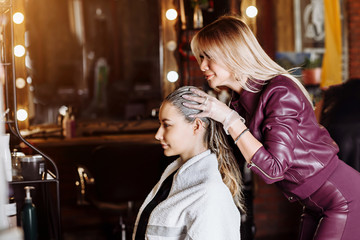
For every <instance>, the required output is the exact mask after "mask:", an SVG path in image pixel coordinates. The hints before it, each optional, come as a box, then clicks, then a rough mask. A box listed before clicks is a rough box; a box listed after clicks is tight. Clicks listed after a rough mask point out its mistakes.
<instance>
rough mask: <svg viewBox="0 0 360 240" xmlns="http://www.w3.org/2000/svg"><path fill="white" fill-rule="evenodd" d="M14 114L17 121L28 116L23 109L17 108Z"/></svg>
mask: <svg viewBox="0 0 360 240" xmlns="http://www.w3.org/2000/svg"><path fill="white" fill-rule="evenodd" d="M16 116H17V119H18V120H19V121H25V120H26V119H27V117H28V113H27V111H26V110H25V109H19V110H17V112H16Z"/></svg>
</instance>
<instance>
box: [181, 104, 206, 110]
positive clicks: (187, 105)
mask: <svg viewBox="0 0 360 240" xmlns="http://www.w3.org/2000/svg"><path fill="white" fill-rule="evenodd" d="M183 105H184V106H185V107H187V108H192V109H197V110H204V106H203V105H201V104H192V103H186V102H185V103H183Z"/></svg>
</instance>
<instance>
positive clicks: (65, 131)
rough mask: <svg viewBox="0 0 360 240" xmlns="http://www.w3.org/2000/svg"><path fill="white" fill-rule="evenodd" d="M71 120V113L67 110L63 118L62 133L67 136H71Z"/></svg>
mask: <svg viewBox="0 0 360 240" xmlns="http://www.w3.org/2000/svg"><path fill="white" fill-rule="evenodd" d="M69 121H70V113H69V110H66V113H65V116H64V118H63V119H62V135H63V136H64V137H65V138H68V137H69V128H68V125H69Z"/></svg>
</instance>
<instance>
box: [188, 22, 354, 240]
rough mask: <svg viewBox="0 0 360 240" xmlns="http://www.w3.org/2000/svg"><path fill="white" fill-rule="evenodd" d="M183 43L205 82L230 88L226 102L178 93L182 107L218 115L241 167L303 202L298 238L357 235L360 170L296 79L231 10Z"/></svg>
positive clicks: (217, 119)
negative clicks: (341, 154)
mask: <svg viewBox="0 0 360 240" xmlns="http://www.w3.org/2000/svg"><path fill="white" fill-rule="evenodd" d="M191 47H192V51H193V52H194V54H195V57H196V58H197V60H198V62H199V64H200V69H201V70H202V71H203V73H204V76H205V78H206V80H207V82H208V84H209V86H210V87H211V88H213V89H217V88H220V87H227V88H229V89H230V90H231V91H232V92H233V95H232V100H231V102H230V107H228V106H227V105H225V104H223V103H221V102H220V101H218V100H217V99H216V98H214V97H211V96H209V95H207V94H206V93H204V92H203V91H200V90H194V93H196V94H197V95H199V97H197V96H184V98H186V99H188V100H191V101H195V102H196V103H197V104H188V103H185V105H186V106H187V107H189V108H192V109H197V110H200V111H201V112H200V113H199V114H196V115H193V116H192V117H208V118H212V119H214V120H216V121H217V122H220V123H222V124H223V128H224V130H225V131H226V132H227V133H228V134H229V135H231V137H232V138H233V140H234V142H235V144H236V146H237V147H238V148H239V150H240V151H241V153H242V155H243V157H244V158H245V160H246V162H247V165H248V168H250V169H251V170H252V171H253V172H254V173H255V174H257V175H259V176H260V177H261V178H262V179H263V180H264V181H265V182H266V183H268V184H271V183H275V184H276V185H278V186H279V187H280V189H281V190H282V191H283V193H284V195H285V196H286V197H287V198H288V199H289V201H291V202H293V201H300V202H301V203H302V205H304V213H303V215H302V227H301V232H300V234H299V236H300V237H299V239H303V240H308V239H326V240H330V239H337V240H338V239H357V238H358V237H359V236H360V228H359V227H358V226H357V225H358V224H357V222H358V219H359V218H360V188H359V187H354V186H357V184H354V183H360V173H359V172H357V171H355V170H354V169H352V168H351V167H349V166H348V165H346V164H345V163H344V162H342V161H340V160H339V158H338V156H337V153H338V146H337V145H336V144H335V142H334V141H333V140H332V139H331V137H330V135H329V134H328V132H327V131H326V129H324V128H323V127H321V126H320V125H319V124H318V123H317V121H316V118H315V114H314V111H313V106H312V103H311V100H310V98H309V95H308V93H307V92H306V90H305V89H304V87H303V86H302V84H301V83H300V82H299V81H298V80H297V79H296V78H294V77H293V76H291V75H290V73H289V72H288V71H286V70H285V69H283V68H282V67H280V66H279V65H278V64H276V63H275V62H274V61H273V60H271V59H270V57H269V56H268V55H266V53H265V52H264V50H263V49H262V48H261V47H260V45H259V43H258V42H257V40H256V38H255V37H254V35H253V33H252V32H251V30H250V29H249V27H248V26H247V25H246V24H245V23H244V22H243V21H242V20H241V19H239V18H237V17H234V16H223V17H220V18H219V19H218V20H216V21H215V22H213V23H211V24H209V25H207V26H206V27H204V28H203V29H201V30H200V31H199V32H198V33H197V34H196V35H195V36H194V38H193V39H192V42H191Z"/></svg>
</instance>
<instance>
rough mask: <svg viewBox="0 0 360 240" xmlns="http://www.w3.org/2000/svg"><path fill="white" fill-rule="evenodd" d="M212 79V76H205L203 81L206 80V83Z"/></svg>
mask: <svg viewBox="0 0 360 240" xmlns="http://www.w3.org/2000/svg"><path fill="white" fill-rule="evenodd" d="M213 77H214V74H208V75H205V79H206V80H207V81H209V80H211V79H212V78H213Z"/></svg>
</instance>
